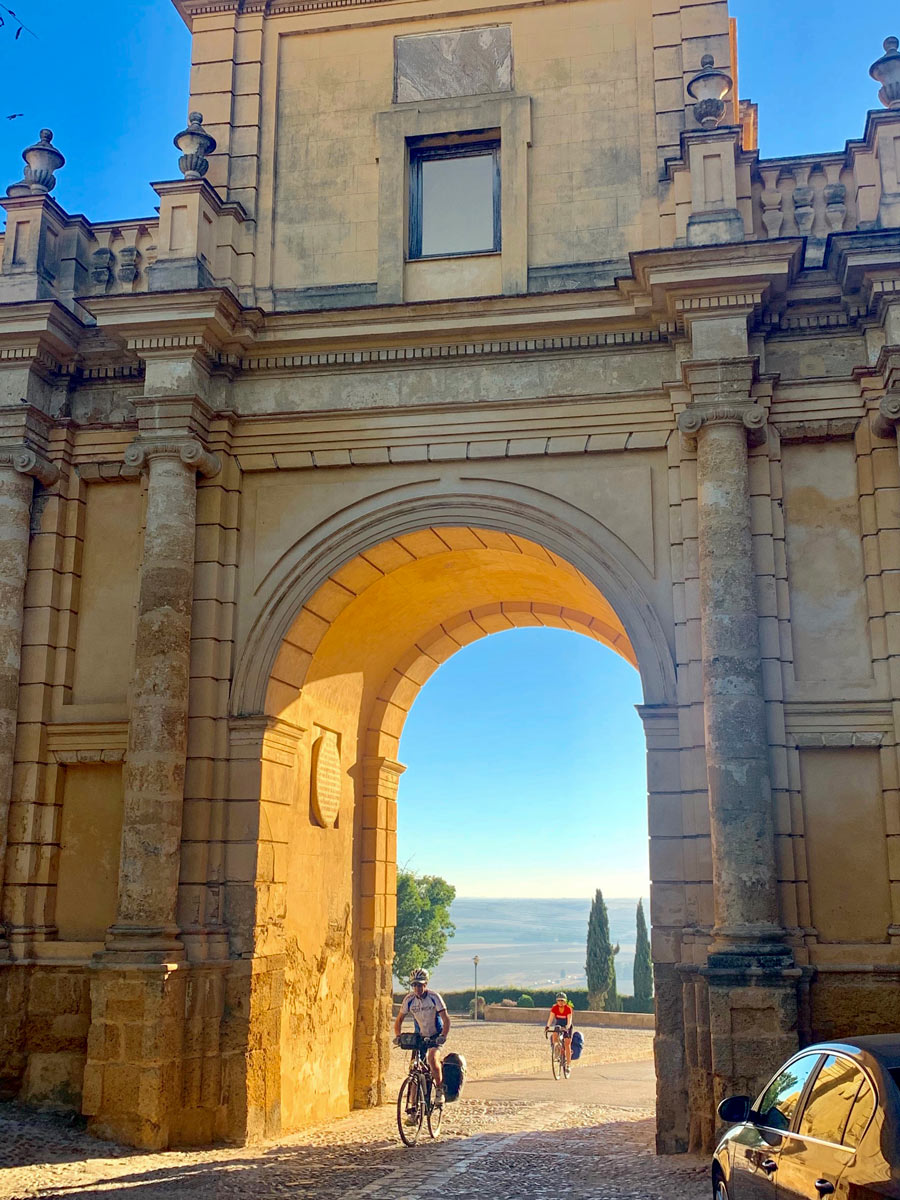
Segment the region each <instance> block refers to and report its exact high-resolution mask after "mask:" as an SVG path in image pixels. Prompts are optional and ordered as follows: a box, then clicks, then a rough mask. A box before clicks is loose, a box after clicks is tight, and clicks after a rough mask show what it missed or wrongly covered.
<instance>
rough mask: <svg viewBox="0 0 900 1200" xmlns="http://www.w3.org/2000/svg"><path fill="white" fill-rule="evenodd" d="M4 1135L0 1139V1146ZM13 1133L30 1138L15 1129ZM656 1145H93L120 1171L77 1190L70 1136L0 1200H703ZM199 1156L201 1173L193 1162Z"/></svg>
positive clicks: (539, 1141)
mask: <svg viewBox="0 0 900 1200" xmlns="http://www.w3.org/2000/svg"><path fill="white" fill-rule="evenodd" d="M523 1107H525V1106H523ZM461 1115H462V1114H461ZM24 1124H25V1123H24V1122H23V1123H22V1126H24ZM27 1124H28V1128H27V1133H28V1135H29V1137H28V1140H29V1141H32V1142H35V1143H37V1142H38V1138H37V1137H35V1136H34V1135H35V1134H37V1133H38V1131H37V1130H36V1129H35V1122H34V1120H30V1121H29V1122H28V1123H27ZM12 1132H13V1130H12V1129H10V1128H7V1129H2V1128H0V1136H7V1135H8V1134H9V1133H12ZM19 1132H21V1133H25V1132H26V1130H25V1129H24V1128H21V1127H20V1129H19ZM386 1133H387V1130H386ZM561 1134H562V1136H560V1135H561ZM652 1135H653V1126H652V1122H649V1121H610V1122H607V1123H604V1124H601V1125H592V1126H586V1127H575V1128H571V1129H570V1128H562V1129H561V1128H560V1127H559V1126H553V1127H551V1128H539V1129H529V1130H525V1131H521V1132H516V1131H514V1130H509V1129H503V1130H498V1131H496V1132H483V1131H474V1132H470V1133H469V1134H468V1135H466V1133H465V1131H464V1130H463V1131H462V1133H461V1134H457V1135H456V1136H453V1134H452V1133H451V1136H450V1137H448V1138H447V1139H446V1140H445V1139H443V1138H441V1139H439V1140H438V1141H434V1142H432V1141H425V1142H424V1143H420V1144H419V1145H418V1146H416V1147H414V1148H412V1149H407V1148H405V1147H404V1146H402V1145H401V1144H400V1143H399V1141H395V1140H391V1139H390V1138H389V1137H388V1136H386V1137H385V1138H383V1139H379V1140H376V1141H374V1142H373V1141H366V1142H365V1144H354V1143H352V1142H347V1141H338V1140H335V1141H333V1142H330V1143H326V1144H323V1145H308V1144H302V1143H301V1144H297V1145H290V1144H288V1145H285V1144H280V1145H273V1146H269V1147H261V1148H260V1149H259V1150H258V1151H256V1152H247V1151H246V1150H240V1149H235V1150H229V1149H227V1148H219V1149H210V1150H208V1151H195V1150H191V1151H170V1152H166V1153H164V1154H158V1155H150V1156H148V1155H143V1154H141V1153H139V1152H136V1151H126V1152H124V1153H121V1154H119V1155H113V1154H112V1153H111V1151H113V1150H114V1149H115V1148H114V1147H111V1146H110V1145H108V1144H105V1143H93V1146H94V1147H95V1150H94V1154H93V1157H94V1158H104V1157H105V1158H107V1159H110V1158H113V1157H119V1158H122V1159H125V1160H127V1161H123V1162H122V1163H121V1165H120V1166H118V1167H116V1165H115V1164H113V1163H107V1164H104V1169H103V1174H104V1176H106V1177H105V1178H103V1179H97V1178H96V1177H95V1178H93V1179H91V1178H88V1179H79V1178H78V1174H80V1172H78V1169H77V1167H75V1166H74V1164H75V1162H77V1161H84V1162H85V1163H86V1165H87V1170H88V1172H89V1171H90V1169H91V1168H90V1165H89V1155H88V1154H87V1153H86V1151H89V1150H90V1149H91V1148H92V1147H91V1143H92V1142H93V1139H91V1138H88V1137H87V1136H86V1135H84V1134H77V1133H75V1132H74V1131H73V1132H72V1134H71V1146H69V1147H66V1148H65V1150H64V1152H63V1153H58V1152H56V1151H54V1152H51V1153H47V1154H46V1156H40V1154H39V1151H40V1146H39V1144H36V1145H34V1149H35V1150H36V1151H38V1154H37V1155H35V1154H31V1155H25V1156H24V1158H20V1160H19V1165H24V1163H25V1162H29V1163H30V1164H31V1166H32V1171H31V1173H30V1174H31V1178H30V1179H29V1180H28V1183H27V1185H26V1186H24V1187H22V1188H21V1190H18V1191H16V1190H13V1191H11V1192H10V1191H8V1190H6V1189H4V1187H3V1184H2V1183H0V1195H2V1196H6V1197H9V1198H10V1200H13V1198H15V1200H18V1198H19V1197H23V1196H24V1197H39V1198H40V1200H54V1198H59V1200H63V1198H70V1200H73V1198H76V1197H77V1198H79V1200H94V1198H96V1200H101V1198H104V1200H108V1197H110V1196H113V1195H115V1196H128V1195H129V1194H132V1195H134V1197H135V1198H138V1197H140V1198H141V1200H145V1198H146V1200H163V1198H164V1197H165V1198H169V1197H181V1196H190V1197H196V1198H197V1200H201V1198H202V1200H230V1198H231V1197H246V1196H248V1195H250V1196H253V1197H254V1198H255V1200H256V1198H259V1200H266V1198H267V1197H282V1196H284V1195H286V1194H290V1195H291V1196H292V1197H294V1198H295V1200H307V1198H309V1200H312V1198H313V1197H314V1198H315V1200H354V1197H356V1196H359V1195H360V1193H361V1192H363V1191H364V1195H365V1200H380V1198H382V1197H383V1198H384V1200H388V1198H390V1200H394V1198H395V1197H416V1200H418V1198H419V1197H425V1196H427V1197H431V1196H434V1197H435V1198H438V1197H440V1200H453V1198H454V1197H457V1198H459V1200H462V1198H463V1197H465V1198H470V1197H472V1196H482V1197H489V1198H490V1200H528V1198H529V1197H531V1196H538V1195H545V1194H546V1187H547V1181H548V1178H552V1179H553V1191H554V1194H556V1195H560V1194H562V1195H568V1196H570V1197H573V1198H581V1197H585V1198H586V1197H590V1198H591V1200H619V1198H622V1197H640V1200H706V1196H707V1193H708V1190H709V1183H708V1179H709V1176H708V1169H707V1165H706V1164H705V1163H704V1162H703V1161H702V1160H699V1159H684V1158H657V1157H656V1156H655V1155H654V1154H653V1153H652V1148H651V1146H652ZM204 1155H205V1156H207V1157H206V1158H205V1160H204V1161H197V1160H198V1159H200V1158H201V1157H202V1156H204ZM148 1158H151V1159H152V1160H153V1163H152V1165H151V1164H150V1163H148V1162H147V1161H146V1160H147V1159H148ZM186 1159H193V1160H194V1161H183V1160H186ZM142 1160H144V1162H143V1165H142ZM179 1160H182V1161H179ZM0 1162H5V1163H7V1164H9V1157H8V1156H7V1155H5V1154H4V1155H2V1156H0ZM45 1164H46V1168H47V1169H46V1171H42V1170H41V1168H42V1167H44V1165H45ZM53 1164H57V1165H56V1166H55V1167H54V1166H53ZM59 1164H63V1165H59ZM66 1164H67V1165H66ZM99 1166H100V1164H98V1167H99ZM110 1169H111V1170H110ZM107 1171H109V1172H110V1173H109V1174H108V1175H107ZM38 1172H40V1174H39V1173H38ZM76 1172H78V1174H76ZM41 1174H43V1175H44V1176H45V1177H44V1178H43V1179H41ZM54 1175H57V1176H58V1175H63V1176H69V1178H53V1176H54ZM8 1182H9V1183H13V1181H12V1180H8Z"/></svg>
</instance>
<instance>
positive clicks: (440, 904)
mask: <svg viewBox="0 0 900 1200" xmlns="http://www.w3.org/2000/svg"><path fill="white" fill-rule="evenodd" d="M455 898H456V888H455V887H453V885H452V884H450V883H448V882H447V881H446V879H441V877H440V876H439V875H414V874H413V873H412V871H399V872H398V873H397V928H396V930H395V931H394V976H395V977H396V978H397V979H398V980H399V981H400V983H402V984H405V983H406V982H407V980H408V979H409V976H410V973H411V972H412V971H414V970H415V969H416V967H425V968H426V969H427V970H429V971H430V970H431V968H432V967H435V966H437V964H438V963H439V962H440V961H441V959H442V958H443V956H444V952H445V951H446V949H447V939H448V938H451V937H453V935H454V933H455V932H456V926H455V925H454V924H453V922H452V921H451V920H450V905H451V904H452V903H453V901H454V900H455Z"/></svg>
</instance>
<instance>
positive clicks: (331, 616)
mask: <svg viewBox="0 0 900 1200" xmlns="http://www.w3.org/2000/svg"><path fill="white" fill-rule="evenodd" d="M177 7H178V9H179V11H180V12H181V13H182V15H183V16H184V18H185V20H186V22H187V23H188V25H189V26H190V28H191V32H192V41H193V71H192V94H191V98H190V101H191V105H190V107H191V114H192V115H191V117H190V119H189V122H188V125H187V127H186V128H185V129H184V130H183V131H182V132H181V133H179V135H178V137H177V139H176V142H177V145H178V147H179V150H180V152H181V154H182V157H181V159H180V161H179V167H180V170H181V173H182V175H183V178H181V179H178V180H175V181H166V182H162V183H159V184H157V185H155V187H156V191H157V193H158V195H159V201H160V203H159V214H158V218H153V219H152V220H123V221H121V222H108V223H97V224H91V223H90V222H88V221H87V220H86V219H85V218H83V217H76V216H70V215H69V214H68V213H67V212H66V211H65V209H64V208H62V207H61V205H60V204H58V203H57V202H56V201H55V200H54V199H52V198H51V196H50V192H51V191H52V190H53V188H54V186H55V182H56V181H55V173H56V172H58V171H60V169H61V167H62V166H63V162H64V160H63V158H62V155H61V154H60V153H59V151H58V150H56V148H55V147H54V146H53V139H52V134H51V133H50V131H49V130H45V131H42V134H41V138H40V140H39V142H37V143H35V144H34V145H33V146H31V147H29V148H28V150H27V151H26V152H25V159H26V170H25V174H24V177H23V179H22V180H21V181H19V182H17V183H15V184H13V185H12V187H11V188H10V189H9V195H8V196H7V198H6V199H5V200H4V201H3V204H4V208H5V209H6V213H7V229H6V233H5V235H4V238H3V249H2V265H0V567H2V570H0V851H2V853H0V886H2V909H0V913H2V927H0V934H2V937H0V1088H2V1092H3V1094H4V1095H6V1096H12V1097H18V1098H19V1099H21V1100H23V1101H26V1102H29V1103H35V1104H45V1105H51V1106H55V1107H60V1108H64V1109H74V1110H78V1111H81V1112H82V1113H84V1114H86V1115H87V1116H88V1117H89V1118H90V1127H91V1128H92V1130H93V1131H94V1132H95V1133H98V1134H100V1135H102V1136H108V1137H113V1138H118V1139H120V1140H124V1141H127V1142H130V1143H132V1144H135V1145H139V1146H148V1147H164V1146H167V1145H171V1144H177V1143H185V1142H193V1143H201V1142H204V1141H209V1140H212V1139H216V1138H227V1139H231V1140H235V1141H242V1140H253V1139H259V1138H264V1137H276V1136H278V1135H279V1134H281V1133H283V1132H285V1131H288V1130H291V1129H296V1128H299V1127H302V1126H303V1125H305V1124H308V1123H310V1122H311V1121H313V1120H316V1119H321V1118H322V1117H323V1116H327V1115H329V1114H339V1113H343V1112H345V1111H346V1110H347V1109H348V1108H350V1107H351V1106H352V1105H354V1104H357V1105H368V1104H373V1103H378V1102H379V1101H381V1100H382V1099H384V1072H385V1065H386V1062H387V1055H388V1053H389V1046H388V1034H389V1021H388V1017H389V1011H390V982H391V981H390V964H391V958H392V946H393V928H394V924H395V919H396V899H395V893H396V836H397V823H398V820H402V819H403V817H402V814H403V783H402V773H403V770H404V767H403V764H402V763H401V762H400V761H399V744H400V736H401V733H402V730H403V726H404V721H405V718H406V715H407V713H408V712H409V710H410V708H411V706H412V704H413V702H414V701H415V698H416V695H417V694H418V691H419V689H420V688H421V687H422V685H423V684H424V683H425V682H426V680H427V679H428V678H429V676H430V675H431V674H432V673H433V672H434V671H435V670H437V669H438V667H439V666H440V665H441V663H443V662H444V661H446V659H447V658H448V657H449V656H450V655H451V654H453V653H455V652H456V651H457V650H458V649H460V648H461V647H463V646H465V645H467V644H469V643H470V642H472V641H474V640H476V639H477V638H480V637H484V636H487V635H488V634H491V633H495V632H502V631H503V630H507V629H511V628H515V627H520V626H535V625H542V626H553V627H559V628H564V629H570V630H574V631H576V632H578V633H580V634H582V635H584V636H587V637H592V638H595V639H596V640H598V641H600V642H602V643H603V644H604V645H606V646H608V647H609V648H610V649H611V650H612V651H613V652H615V653H618V654H620V655H622V656H623V657H624V658H625V659H626V660H627V661H629V662H630V663H632V664H633V665H634V666H635V667H636V669H637V670H638V671H639V672H640V674H641V679H642V685H643V692H644V703H643V705H642V706H641V710H640V711H641V717H642V719H643V722H644V727H645V731H646V736H647V779H648V814H649V830H650V873H651V879H652V894H651V923H652V945H653V957H654V964H655V967H654V969H655V980H656V995H657V1032H656V1043H655V1045H656V1062H657V1075H658V1080H659V1088H658V1107H657V1126H658V1132H657V1144H658V1147H659V1149H660V1151H661V1152H666V1153H673V1152H679V1151H683V1150H685V1149H688V1148H695V1149H697V1148H700V1147H702V1146H704V1145H708V1144H709V1142H710V1141H711V1139H712V1138H713V1136H714V1132H715V1116H714V1103H715V1101H716V1100H717V1099H719V1098H720V1097H721V1096H722V1095H723V1094H725V1093H727V1092H729V1091H752V1090H753V1088H754V1087H756V1086H757V1085H758V1084H759V1083H760V1082H762V1081H763V1078H764V1077H765V1076H766V1074H767V1072H768V1071H769V1069H770V1068H772V1067H773V1066H775V1065H776V1064H777V1063H778V1062H779V1061H780V1059H781V1058H782V1057H783V1055H784V1054H786V1053H787V1052H789V1051H790V1050H791V1049H792V1048H793V1047H795V1046H797V1045H798V1044H801V1043H805V1042H808V1041H810V1040H812V1039H814V1038H817V1037H820V1036H831V1035H839V1034H841V1033H844V1032H847V1031H850V1030H853V1031H856V1032H870V1031H878V1030H884V1029H889V1028H896V1027H897V1025H898V1022H900V1000H898V997H900V757H898V747H900V724H898V722H900V674H898V669H897V664H898V662H900V623H898V615H900V459H898V452H897V442H896V427H897V421H898V413H900V349H898V347H900V204H898V201H897V195H898V194H900V193H898V188H900V184H898V175H897V167H898V159H897V147H898V145H900V111H898V109H897V104H898V103H900V94H898V92H897V88H898V86H900V53H898V50H897V46H896V45H895V44H894V42H893V41H892V40H890V39H889V41H888V42H887V43H886V44H885V54H884V55H883V56H882V57H880V58H879V59H878V61H877V62H876V63H875V64H873V66H872V74H873V76H874V77H875V78H876V80H877V81H878V83H879V84H880V85H881V88H882V92H881V100H882V104H883V110H882V111H875V112H872V113H870V114H869V116H868V118H867V121H866V127H865V131H864V134H863V136H862V137H861V138H859V139H858V140H854V141H850V142H848V143H847V145H846V147H845V149H844V150H843V151H836V152H834V153H832V154H827V155H823V156H819V157H818V158H809V159H807V158H804V157H802V156H801V157H798V158H796V159H785V160H765V159H761V158H760V155H759V152H758V150H757V148H756V145H755V124H756V114H755V110H754V108H753V106H752V105H749V104H748V103H746V102H745V103H743V104H741V103H739V102H738V98H737V97H736V96H735V95H733V94H732V88H731V80H732V79H733V78H734V73H735V67H736V62H735V58H734V56H735V39H734V30H733V28H732V27H731V25H730V23H729V20H728V16H727V12H726V11H725V10H726V7H727V6H726V5H725V4H723V3H721V2H715V0H709V2H708V3H699V4H698V3H691V4H687V3H683V2H682V0H652V3H650V4H648V5H635V4H631V3H627V4H626V3H619V0H574V2H570V3H567V4H559V3H550V4H545V5H541V6H537V7H532V6H527V5H523V6H521V7H518V8H517V7H515V6H514V7H512V8H509V7H497V8H496V11H494V10H493V9H492V10H491V11H489V12H486V11H485V10H484V8H483V6H482V7H481V8H479V9H477V11H476V10H475V9H474V8H473V9H472V11H470V12H469V11H457V10H454V13H453V14H445V15H443V16H442V15H440V14H435V13H433V12H429V13H425V12H423V11H419V10H416V9H415V8H414V6H407V7H408V8H409V11H408V12H406V11H405V12H404V13H403V14H393V16H394V17H396V20H392V22H391V23H387V22H386V21H385V20H384V19H383V18H384V15H385V12H386V9H385V7H384V5H383V3H382V0H352V2H351V3H348V4H345V5H343V6H341V7H339V8H337V9H334V8H331V9H327V10H321V9H320V8H319V7H318V6H317V0H316V2H313V0H310V2H309V3H306V0H303V2H300V3H298V2H296V0H269V3H267V4H266V5H262V4H257V3H255V2H254V3H246V2H244V3H238V2H237V0H223V2H222V3H216V4H212V5H210V4H207V3H205V2H204V0H177ZM464 7H465V6H464ZM473 29H475V30H476V31H477V36H472V35H471V34H470V33H469V32H467V31H471V30H473ZM421 34H428V35H429V37H428V39H426V40H422V41H420V40H418V39H419V35H421ZM482 35H483V36H482ZM409 39H413V40H411V41H410V40H409ZM486 89H493V90H486ZM201 114H202V116H201ZM447 134H451V135H453V136H454V137H456V138H461V139H463V143H465V139H466V138H469V139H470V140H471V139H472V138H477V139H482V140H483V139H485V138H487V139H489V141H490V144H491V145H492V146H495V147H496V151H495V153H496V162H497V164H498V167H497V169H498V170H499V171H500V174H501V178H502V198H501V200H500V202H499V204H498V206H497V213H496V214H495V217H496V219H498V220H499V221H500V223H501V226H502V229H503V237H502V239H501V240H500V241H499V242H498V249H497V250H496V252H494V253H480V254H474V255H459V256H448V257H445V258H434V259H429V258H427V257H426V258H416V257H415V255H414V254H412V253H411V252H410V248H411V241H410V238H409V236H408V235H409V229H408V228H407V224H406V220H407V218H406V204H407V196H408V192H409V186H408V185H409V178H408V171H409V164H410V161H411V158H410V156H411V154H412V153H413V152H414V151H415V150H416V149H417V148H420V147H421V146H422V145H431V144H432V143H433V142H434V141H435V140H437V142H438V143H440V140H441V138H442V137H445V136H446V135H447ZM456 144H457V143H456V142H454V145H456ZM492 153H493V151H492ZM460 753H461V754H465V747H460ZM836 855H839V856H840V859H841V862H842V864H843V868H844V869H843V871H842V873H841V875H840V878H837V877H836V876H835V873H834V872H833V870H832V869H831V868H832V864H833V862H834V859H835V856H836ZM323 1010H326V1011H327V1012H328V1013H329V1014H330V1015H329V1021H328V1025H327V1030H324V1031H323V1028H322V1023H321V1019H320V1015H321V1013H322V1011H323ZM323 1043H327V1044H323ZM323 1064H327V1069H326V1067H325V1066H323Z"/></svg>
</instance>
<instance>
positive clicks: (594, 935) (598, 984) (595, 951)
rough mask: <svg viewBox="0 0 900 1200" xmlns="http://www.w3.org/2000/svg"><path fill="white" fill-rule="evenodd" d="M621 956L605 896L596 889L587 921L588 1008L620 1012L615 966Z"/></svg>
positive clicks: (586, 970) (586, 967)
mask: <svg viewBox="0 0 900 1200" xmlns="http://www.w3.org/2000/svg"><path fill="white" fill-rule="evenodd" d="M618 953H619V947H618V946H613V945H612V943H611V942H610V940H609V913H608V912H607V911H606V902H605V901H604V899H603V893H602V891H601V890H600V888H597V891H596V893H595V895H594V900H593V903H592V904H591V915H590V917H589V918H588V933H587V962H586V963H585V967H584V969H585V972H586V973H587V988H588V1005H589V1007H590V1008H592V1009H601V1010H602V1009H605V1010H606V1011H607V1012H614V1011H616V1009H618V1006H619V1001H618V997H617V995H616V963H615V956H616V955H617V954H618Z"/></svg>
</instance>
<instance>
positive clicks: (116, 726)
mask: <svg viewBox="0 0 900 1200" xmlns="http://www.w3.org/2000/svg"><path fill="white" fill-rule="evenodd" d="M127 746H128V722H127V721H79V722H76V723H70V722H60V723H59V724H55V725H48V727H47V750H48V752H49V754H50V757H51V758H52V760H53V761H54V762H57V763H59V764H60V765H62V766H74V765H77V764H79V763H120V762H123V761H124V759H125V751H126V749H127Z"/></svg>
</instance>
